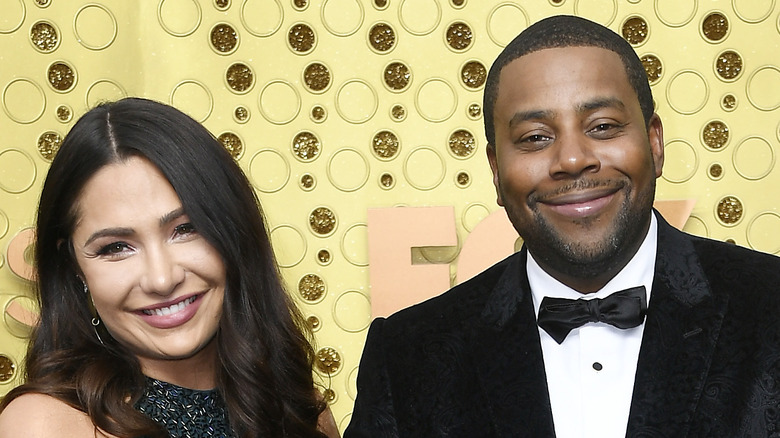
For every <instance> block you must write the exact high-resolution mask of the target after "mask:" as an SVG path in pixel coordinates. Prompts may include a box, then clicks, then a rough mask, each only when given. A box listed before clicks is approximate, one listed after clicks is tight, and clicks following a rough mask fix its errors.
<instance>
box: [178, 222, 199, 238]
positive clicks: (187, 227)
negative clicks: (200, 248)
mask: <svg viewBox="0 0 780 438" xmlns="http://www.w3.org/2000/svg"><path fill="white" fill-rule="evenodd" d="M175 230H176V234H179V235H186V234H192V233H194V232H195V226H194V225H192V224H191V223H189V222H188V223H185V224H181V225H178V226H176V229H175Z"/></svg>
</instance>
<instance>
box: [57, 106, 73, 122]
mask: <svg viewBox="0 0 780 438" xmlns="http://www.w3.org/2000/svg"><path fill="white" fill-rule="evenodd" d="M56 114H57V120H59V121H60V122H63V123H67V122H70V119H72V118H73V111H71V109H70V107H69V106H67V105H60V106H58V107H57V112H56Z"/></svg>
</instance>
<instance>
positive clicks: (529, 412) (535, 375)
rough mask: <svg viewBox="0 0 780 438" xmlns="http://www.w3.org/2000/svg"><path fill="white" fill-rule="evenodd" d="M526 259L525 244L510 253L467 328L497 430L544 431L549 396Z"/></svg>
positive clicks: (547, 430) (549, 425)
mask: <svg viewBox="0 0 780 438" xmlns="http://www.w3.org/2000/svg"><path fill="white" fill-rule="evenodd" d="M525 263H526V250H525V249H524V250H523V251H521V252H520V253H517V254H515V255H513V256H511V259H510V260H509V264H508V266H507V268H506V270H505V271H504V273H503V275H502V276H501V277H500V279H499V281H498V282H497V283H496V286H495V288H494V289H493V290H492V292H491V295H490V297H489V298H488V300H487V302H486V305H485V308H484V309H483V310H482V315H481V319H480V323H479V324H477V325H476V326H475V327H474V328H473V330H472V336H471V341H470V343H471V351H472V354H471V360H472V361H473V366H474V369H475V371H476V373H477V375H478V379H479V383H480V386H481V388H482V391H483V394H482V395H483V396H484V399H485V400H487V406H484V407H483V409H485V412H486V413H487V414H488V415H489V416H490V422H491V423H492V424H493V425H494V428H495V432H496V436H502V437H549V436H554V431H553V422H552V413H551V411H550V397H549V394H548V392H547V378H546V376H545V371H544V362H543V360H542V350H541V344H540V342H539V331H538V329H537V327H536V317H535V316H534V313H533V304H532V302H531V295H530V287H529V286H528V278H527V276H526V273H525ZM477 409H479V408H477Z"/></svg>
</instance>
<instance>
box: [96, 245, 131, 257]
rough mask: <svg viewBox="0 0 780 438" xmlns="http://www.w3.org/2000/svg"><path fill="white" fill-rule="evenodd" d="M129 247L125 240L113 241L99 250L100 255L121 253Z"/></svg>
mask: <svg viewBox="0 0 780 438" xmlns="http://www.w3.org/2000/svg"><path fill="white" fill-rule="evenodd" d="M127 248H128V245H127V244H126V243H124V242H113V243H109V244H108V245H106V246H104V247H102V248H100V249H99V250H98V252H97V254H98V255H115V254H120V253H121V252H122V251H124V250H125V249H127Z"/></svg>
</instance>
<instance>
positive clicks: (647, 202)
mask: <svg viewBox="0 0 780 438" xmlns="http://www.w3.org/2000/svg"><path fill="white" fill-rule="evenodd" d="M631 189H632V185H631V183H630V182H628V183H625V184H624V186H623V188H622V189H621V191H622V192H623V193H624V194H625V196H624V199H623V202H622V204H621V206H620V210H619V211H618V213H617V215H616V216H615V217H614V218H613V220H612V222H611V223H610V224H604V225H601V227H602V228H603V229H606V235H605V236H604V239H602V240H597V241H595V242H578V241H575V240H572V239H571V238H570V236H567V235H565V234H563V233H562V232H560V231H558V230H557V229H556V228H555V227H554V226H553V225H552V224H551V223H550V222H549V221H548V220H547V219H546V218H545V216H544V215H542V214H541V213H540V211H539V209H538V208H537V205H538V204H537V203H535V202H529V204H530V205H531V211H532V213H533V221H532V222H531V223H527V224H525V229H523V230H522V231H521V230H518V232H520V234H521V237H522V238H523V241H524V243H525V245H526V246H527V248H528V250H529V251H530V252H531V254H532V255H533V256H534V258H535V259H536V260H537V261H538V262H539V264H540V265H542V266H546V267H549V268H551V269H554V270H555V271H557V272H561V273H565V274H566V275H568V276H571V277H574V278H582V279H590V278H595V277H597V276H599V275H604V273H605V272H613V271H614V272H615V273H616V272H617V271H618V270H619V269H621V268H622V267H623V266H624V265H625V264H626V263H627V261H628V260H630V258H631V257H632V256H633V253H631V254H625V253H628V252H630V251H636V250H637V249H638V248H639V245H640V244H641V242H642V240H643V239H644V237H645V231H646V227H647V226H648V223H649V220H650V212H651V210H652V205H653V198H654V196H655V180H653V181H652V183H651V186H650V187H648V188H646V189H645V191H643V192H642V193H640V194H639V196H638V197H637V199H636V200H635V201H634V202H632V201H631V199H630V198H629V194H630V193H631ZM507 213H508V215H509V217H510V219H513V216H515V215H514V214H513V213H514V212H512V211H511V209H507ZM595 220H598V219H593V218H585V219H581V220H580V224H581V226H583V228H586V229H587V228H588V227H589V225H591V224H592V223H593V222H594V221H595ZM512 222H513V223H517V222H516V221H515V220H512ZM516 228H517V226H516Z"/></svg>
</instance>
